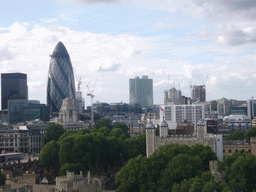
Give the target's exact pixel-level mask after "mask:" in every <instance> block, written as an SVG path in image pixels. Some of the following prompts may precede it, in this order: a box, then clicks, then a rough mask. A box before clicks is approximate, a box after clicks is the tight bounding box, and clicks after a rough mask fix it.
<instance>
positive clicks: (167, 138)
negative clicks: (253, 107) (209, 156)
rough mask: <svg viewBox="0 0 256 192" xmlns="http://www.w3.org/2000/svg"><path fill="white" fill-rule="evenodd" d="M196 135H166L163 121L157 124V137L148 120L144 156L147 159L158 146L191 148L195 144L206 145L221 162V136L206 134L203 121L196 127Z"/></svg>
mask: <svg viewBox="0 0 256 192" xmlns="http://www.w3.org/2000/svg"><path fill="white" fill-rule="evenodd" d="M196 128H197V133H194V134H182V135H181V134H168V129H169V127H168V123H167V122H166V121H165V120H163V121H162V122H161V123H160V124H159V135H158V136H157V135H156V127H155V125H154V124H153V123H152V122H151V120H148V123H147V125H146V155H147V157H149V156H150V155H151V154H152V153H153V152H154V151H156V150H157V149H158V148H159V147H160V146H162V145H166V144H171V143H178V144H185V145H188V146H192V145H195V144H201V145H205V146H206V145H208V146H209V147H210V148H211V149H212V151H213V152H215V153H216V154H217V157H218V159H219V160H220V161H222V160H223V138H222V135H218V134H217V135H216V134H212V133H207V131H206V124H205V122H203V121H200V122H198V124H197V125H196Z"/></svg>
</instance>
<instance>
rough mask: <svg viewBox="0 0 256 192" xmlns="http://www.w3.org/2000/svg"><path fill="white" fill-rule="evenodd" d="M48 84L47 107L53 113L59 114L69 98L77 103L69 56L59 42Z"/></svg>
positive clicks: (51, 64)
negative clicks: (64, 101) (63, 103)
mask: <svg viewBox="0 0 256 192" xmlns="http://www.w3.org/2000/svg"><path fill="white" fill-rule="evenodd" d="M50 57H51V60H50V67H49V73H48V83H47V105H48V106H50V111H51V113H53V112H59V110H60V108H61V104H62V100H63V99H65V98H67V97H69V98H71V99H73V100H74V101H75V92H76V91H75V80H74V73H73V68H72V63H71V61H70V57H69V54H68V52H67V49H66V47H65V46H64V45H63V43H62V42H59V43H58V44H57V45H56V47H55V49H54V51H53V53H52V55H50Z"/></svg>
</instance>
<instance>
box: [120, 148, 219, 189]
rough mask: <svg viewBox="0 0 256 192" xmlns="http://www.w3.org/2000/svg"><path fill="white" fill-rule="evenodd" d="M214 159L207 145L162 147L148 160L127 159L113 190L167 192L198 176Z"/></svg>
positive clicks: (144, 158) (142, 158)
mask: <svg viewBox="0 0 256 192" xmlns="http://www.w3.org/2000/svg"><path fill="white" fill-rule="evenodd" d="M216 159H217V157H216V154H215V153H213V152H212V150H211V149H210V148H209V147H208V146H202V145H194V146H192V147H188V146H187V145H178V144H172V145H165V146H162V147H160V148H159V149H158V150H156V151H155V152H154V153H153V154H152V155H151V156H150V157H149V158H146V157H145V156H142V155H139V156H137V157H135V158H132V159H130V160H129V161H128V163H127V164H126V165H125V166H124V167H123V168H122V169H121V170H120V171H119V172H118V173H117V176H116V183H117V184H118V186H119V187H118V189H117V191H127V192H128V191H145V192H146V191H171V190H172V187H173V185H174V184H178V183H181V182H182V181H183V180H189V179H191V178H194V177H196V176H198V177H200V176H201V174H202V173H203V172H204V171H206V168H207V165H206V164H209V160H216ZM191 183H192V182H191Z"/></svg>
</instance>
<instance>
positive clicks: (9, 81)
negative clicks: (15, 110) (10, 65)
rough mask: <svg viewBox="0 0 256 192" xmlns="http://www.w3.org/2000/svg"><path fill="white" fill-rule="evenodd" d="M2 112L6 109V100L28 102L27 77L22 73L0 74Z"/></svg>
mask: <svg viewBox="0 0 256 192" xmlns="http://www.w3.org/2000/svg"><path fill="white" fill-rule="evenodd" d="M1 98H2V110H4V109H8V100H10V99H11V100H16V99H24V100H28V86H27V75H26V74H23V73H2V74H1Z"/></svg>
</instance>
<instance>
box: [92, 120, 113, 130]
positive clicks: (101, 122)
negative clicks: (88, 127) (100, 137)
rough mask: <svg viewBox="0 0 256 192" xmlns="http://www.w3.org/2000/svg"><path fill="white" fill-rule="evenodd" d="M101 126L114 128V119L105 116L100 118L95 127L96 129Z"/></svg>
mask: <svg viewBox="0 0 256 192" xmlns="http://www.w3.org/2000/svg"><path fill="white" fill-rule="evenodd" d="M101 127H107V128H108V129H110V130H112V129H113V126H112V121H111V119H109V118H103V119H99V120H98V121H97V122H96V123H95V124H94V125H93V128H94V129H99V128H101Z"/></svg>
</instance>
